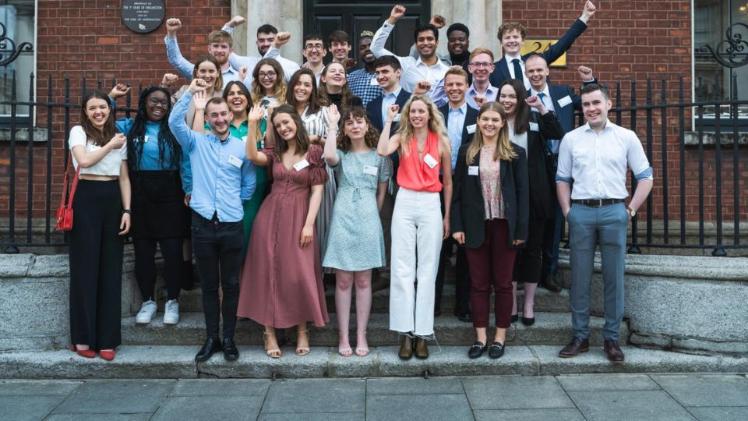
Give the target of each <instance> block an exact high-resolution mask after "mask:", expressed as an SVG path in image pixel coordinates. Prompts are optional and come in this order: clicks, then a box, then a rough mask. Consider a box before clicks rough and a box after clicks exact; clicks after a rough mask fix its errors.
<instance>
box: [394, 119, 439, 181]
mask: <svg viewBox="0 0 748 421" xmlns="http://www.w3.org/2000/svg"><path fill="white" fill-rule="evenodd" d="M408 149H409V150H408V153H407V154H403V155H400V165H399V166H398V169H397V184H398V185H400V187H402V188H406V189H408V190H413V191H422V192H433V193H438V192H440V191H441V190H442V183H441V181H440V180H439V170H440V169H441V155H439V136H438V135H437V134H436V133H434V132H429V134H428V136H426V143H425V145H424V148H423V156H421V157H419V156H418V141H417V140H416V138H415V136H414V137H413V138H412V139H411V140H410V146H409V147H408ZM428 156H430V157H431V158H433V160H434V161H435V162H436V164H435V165H434V166H433V168H432V167H431V166H429V164H427V160H428V161H431V160H430V159H428ZM432 164H433V162H432Z"/></svg>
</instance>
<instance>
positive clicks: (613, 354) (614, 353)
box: [603, 339, 623, 363]
mask: <svg viewBox="0 0 748 421" xmlns="http://www.w3.org/2000/svg"><path fill="white" fill-rule="evenodd" d="M603 351H605V355H607V356H608V360H609V361H610V362H614V363H622V362H623V351H621V347H620V346H619V345H618V341H613V340H609V339H606V340H605V342H603Z"/></svg>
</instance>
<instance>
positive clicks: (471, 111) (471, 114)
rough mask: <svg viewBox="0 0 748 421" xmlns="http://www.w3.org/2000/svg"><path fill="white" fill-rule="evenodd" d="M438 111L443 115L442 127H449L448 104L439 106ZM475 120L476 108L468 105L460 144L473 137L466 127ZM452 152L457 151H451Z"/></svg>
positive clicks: (468, 141)
mask: <svg viewBox="0 0 748 421" xmlns="http://www.w3.org/2000/svg"><path fill="white" fill-rule="evenodd" d="M439 111H440V112H441V113H442V117H444V127H447V128H449V104H447V105H442V106H441V107H439ZM477 120H478V110H476V109H475V108H473V107H471V106H470V105H468V106H467V111H466V112H465V123H464V124H463V125H462V142H460V146H462V145H464V144H466V143H470V139H472V138H473V135H472V134H470V133H468V129H467V128H468V126H472V125H474V124H475V122H476V121H477ZM476 130H477V128H476ZM450 143H451V141H450ZM452 153H457V151H452Z"/></svg>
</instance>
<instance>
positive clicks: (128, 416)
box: [44, 412, 153, 421]
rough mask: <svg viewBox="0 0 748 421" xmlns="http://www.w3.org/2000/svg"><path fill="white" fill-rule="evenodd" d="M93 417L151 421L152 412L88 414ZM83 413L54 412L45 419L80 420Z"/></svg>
mask: <svg viewBox="0 0 748 421" xmlns="http://www.w3.org/2000/svg"><path fill="white" fill-rule="evenodd" d="M87 415H89V416H91V418H92V419H99V418H100V419H106V421H149V420H150V419H151V417H152V416H153V414H152V413H150V412H146V413H141V414H87ZM80 420H81V414H54V415H50V416H49V417H47V418H45V419H44V421H80Z"/></svg>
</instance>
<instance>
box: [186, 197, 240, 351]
mask: <svg viewBox="0 0 748 421" xmlns="http://www.w3.org/2000/svg"><path fill="white" fill-rule="evenodd" d="M243 238H244V232H243V228H242V221H237V222H218V221H211V220H208V219H205V218H203V217H202V216H200V215H198V214H197V213H195V212H193V213H192V250H193V251H194V253H195V264H196V266H197V271H198V273H199V274H200V286H201V287H202V290H203V312H204V313H205V327H206V329H207V333H208V337H212V338H219V336H218V325H219V319H220V317H219V307H220V312H221V315H222V316H223V337H224V338H233V337H234V330H235V328H236V307H237V304H238V301H239V267H240V266H241V263H242V255H241V253H242V241H243ZM219 281H220V285H221V288H222V291H223V302H222V306H221V303H220V300H219V298H218V285H219Z"/></svg>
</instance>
